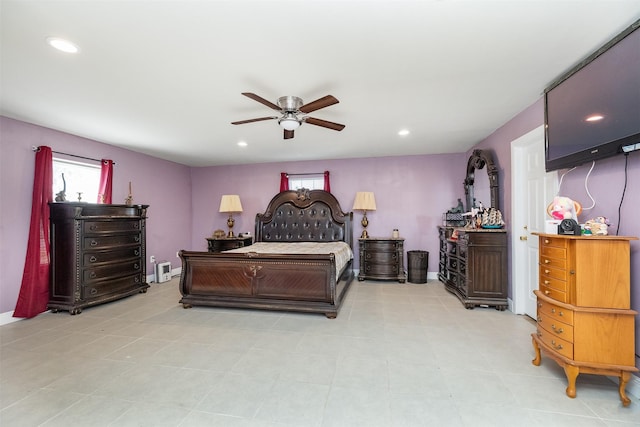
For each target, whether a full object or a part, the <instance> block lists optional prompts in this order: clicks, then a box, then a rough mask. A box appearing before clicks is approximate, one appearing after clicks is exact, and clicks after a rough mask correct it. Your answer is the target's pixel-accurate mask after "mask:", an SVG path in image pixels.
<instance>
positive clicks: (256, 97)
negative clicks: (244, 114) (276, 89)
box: [242, 92, 282, 111]
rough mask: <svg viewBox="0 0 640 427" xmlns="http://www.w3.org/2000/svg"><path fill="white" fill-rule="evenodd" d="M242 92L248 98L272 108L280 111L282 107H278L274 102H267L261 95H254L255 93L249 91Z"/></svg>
mask: <svg viewBox="0 0 640 427" xmlns="http://www.w3.org/2000/svg"><path fill="white" fill-rule="evenodd" d="M242 94H243V95H244V96H246V97H248V98H251V99H253V100H254V101H258V102H259V103H260V104H263V105H266V106H267V107H269V108H272V109H274V110H276V111H282V108H280V107H278V106H277V105H276V104H274V103H273V102H269V101H267V100H266V99H264V98H263V97H261V96H258V95H256V94H255V93H251V92H242Z"/></svg>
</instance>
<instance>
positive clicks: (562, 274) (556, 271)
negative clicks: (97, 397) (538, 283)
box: [540, 265, 567, 280]
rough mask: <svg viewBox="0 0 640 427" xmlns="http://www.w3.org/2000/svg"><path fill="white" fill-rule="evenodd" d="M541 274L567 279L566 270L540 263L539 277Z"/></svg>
mask: <svg viewBox="0 0 640 427" xmlns="http://www.w3.org/2000/svg"><path fill="white" fill-rule="evenodd" d="M543 276H544V277H549V278H553V279H558V280H567V270H563V269H561V268H554V267H549V266H547V265H540V277H541V278H542V277H543Z"/></svg>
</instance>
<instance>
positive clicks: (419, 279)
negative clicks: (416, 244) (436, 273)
mask: <svg viewBox="0 0 640 427" xmlns="http://www.w3.org/2000/svg"><path fill="white" fill-rule="evenodd" d="M407 266H408V269H409V274H408V275H409V277H408V280H409V282H411V283H427V267H428V266H429V252H427V251H408V252H407Z"/></svg>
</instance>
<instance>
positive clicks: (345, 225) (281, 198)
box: [255, 189, 353, 247]
mask: <svg viewBox="0 0 640 427" xmlns="http://www.w3.org/2000/svg"><path fill="white" fill-rule="evenodd" d="M352 222H353V213H352V212H349V213H346V212H343V211H342V208H341V207H340V203H338V200H337V199H336V198H335V197H334V196H333V194H331V193H328V192H326V191H323V190H307V189H300V190H289V191H282V192H280V193H278V194H277V195H275V196H274V197H273V199H271V201H270V202H269V205H268V206H267V209H266V210H265V211H264V213H262V214H257V215H256V238H255V239H256V242H335V241H343V242H346V243H347V244H348V245H349V246H350V247H353V229H352Z"/></svg>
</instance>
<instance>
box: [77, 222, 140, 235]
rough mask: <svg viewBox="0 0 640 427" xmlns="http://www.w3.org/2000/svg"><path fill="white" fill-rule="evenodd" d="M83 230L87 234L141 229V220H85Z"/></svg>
mask: <svg viewBox="0 0 640 427" xmlns="http://www.w3.org/2000/svg"><path fill="white" fill-rule="evenodd" d="M82 230H83V231H84V232H85V233H86V234H94V233H114V232H129V231H138V230H140V221H138V220H128V221H123V220H119V221H84V222H83V223H82Z"/></svg>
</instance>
